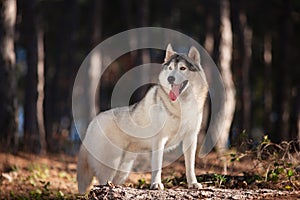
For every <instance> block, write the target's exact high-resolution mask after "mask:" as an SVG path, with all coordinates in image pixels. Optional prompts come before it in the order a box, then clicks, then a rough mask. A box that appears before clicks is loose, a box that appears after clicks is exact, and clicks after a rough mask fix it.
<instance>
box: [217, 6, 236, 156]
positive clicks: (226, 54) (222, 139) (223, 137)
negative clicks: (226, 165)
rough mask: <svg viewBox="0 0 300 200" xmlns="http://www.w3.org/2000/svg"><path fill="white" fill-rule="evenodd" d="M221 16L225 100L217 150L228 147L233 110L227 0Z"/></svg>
mask: <svg viewBox="0 0 300 200" xmlns="http://www.w3.org/2000/svg"><path fill="white" fill-rule="evenodd" d="M220 12H221V13H220V18H221V27H220V33H221V40H220V47H219V49H220V70H221V75H222V78H223V83H224V87H225V90H226V100H225V107H224V114H223V118H222V119H223V120H224V121H223V123H224V126H223V130H222V134H220V135H219V138H218V141H217V149H218V150H219V151H221V152H222V151H223V150H226V149H227V148H228V146H227V142H228V138H229V133H230V129H231V124H232V120H233V116H234V112H235V104H236V100H235V86H234V83H233V77H232V72H231V60H232V29H231V22H230V6H229V1H228V0H222V1H221V5H220Z"/></svg>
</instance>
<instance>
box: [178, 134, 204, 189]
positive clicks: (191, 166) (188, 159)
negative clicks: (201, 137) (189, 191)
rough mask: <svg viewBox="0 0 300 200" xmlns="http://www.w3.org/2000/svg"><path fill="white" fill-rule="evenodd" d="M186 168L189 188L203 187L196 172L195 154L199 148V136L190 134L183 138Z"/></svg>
mask: <svg viewBox="0 0 300 200" xmlns="http://www.w3.org/2000/svg"><path fill="white" fill-rule="evenodd" d="M182 147H183V153H184V161H185V169H186V179H187V183H188V187H189V188H202V185H201V184H200V183H198V182H197V178H196V174H195V156H196V148H197V136H196V137H193V136H189V137H187V138H185V139H184V140H183V143H182Z"/></svg>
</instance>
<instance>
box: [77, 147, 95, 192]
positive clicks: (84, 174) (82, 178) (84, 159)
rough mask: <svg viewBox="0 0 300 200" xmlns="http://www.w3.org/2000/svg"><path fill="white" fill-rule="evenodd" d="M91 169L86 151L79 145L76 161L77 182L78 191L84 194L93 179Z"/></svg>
mask: <svg viewBox="0 0 300 200" xmlns="http://www.w3.org/2000/svg"><path fill="white" fill-rule="evenodd" d="M93 175H94V174H93V171H92V169H91V167H90V166H89V163H88V151H87V150H86V148H85V147H84V145H82V146H81V148H80V151H79V155H78V163H77V183H78V192H79V193H80V194H84V193H85V192H86V190H87V189H88V187H89V186H90V184H91V182H92V179H93Z"/></svg>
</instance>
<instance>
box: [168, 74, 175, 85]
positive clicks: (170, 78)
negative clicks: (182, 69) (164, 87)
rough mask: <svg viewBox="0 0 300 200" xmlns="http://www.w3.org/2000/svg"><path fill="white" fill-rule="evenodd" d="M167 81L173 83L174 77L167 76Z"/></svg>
mask: <svg viewBox="0 0 300 200" xmlns="http://www.w3.org/2000/svg"><path fill="white" fill-rule="evenodd" d="M168 81H169V83H170V84H172V83H174V81H175V77H174V76H169V77H168Z"/></svg>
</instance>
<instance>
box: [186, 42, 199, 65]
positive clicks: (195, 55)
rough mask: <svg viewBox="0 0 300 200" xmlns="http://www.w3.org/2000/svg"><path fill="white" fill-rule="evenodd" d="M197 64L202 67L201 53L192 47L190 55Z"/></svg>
mask: <svg viewBox="0 0 300 200" xmlns="http://www.w3.org/2000/svg"><path fill="white" fill-rule="evenodd" d="M188 56H189V57H190V58H191V59H192V60H193V61H194V62H195V63H196V64H198V65H199V66H200V53H199V51H198V50H197V49H196V47H194V46H192V47H191V48H190V51H189V55H188Z"/></svg>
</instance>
